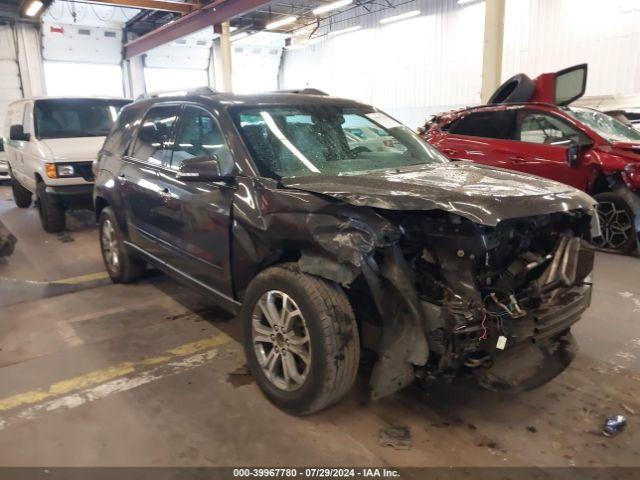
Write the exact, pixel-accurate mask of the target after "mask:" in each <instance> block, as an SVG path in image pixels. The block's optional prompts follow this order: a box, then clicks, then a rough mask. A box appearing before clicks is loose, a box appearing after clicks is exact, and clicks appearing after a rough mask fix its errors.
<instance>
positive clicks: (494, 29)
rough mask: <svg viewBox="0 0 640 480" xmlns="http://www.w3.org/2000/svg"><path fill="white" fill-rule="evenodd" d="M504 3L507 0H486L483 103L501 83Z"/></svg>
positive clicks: (481, 94)
mask: <svg viewBox="0 0 640 480" xmlns="http://www.w3.org/2000/svg"><path fill="white" fill-rule="evenodd" d="M504 4H505V0H486V2H485V14H484V47H483V50H482V90H481V92H480V97H481V99H482V103H486V102H487V101H488V100H489V98H490V97H491V95H492V94H493V92H495V90H496V89H497V88H498V87H499V86H500V83H501V77H502V44H503V41H504Z"/></svg>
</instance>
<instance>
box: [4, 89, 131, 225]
mask: <svg viewBox="0 0 640 480" xmlns="http://www.w3.org/2000/svg"><path fill="white" fill-rule="evenodd" d="M129 102H130V100H125V99H121V98H69V97H65V98H60V97H58V98H56V97H42V98H33V99H25V100H20V101H17V102H14V103H12V104H10V105H9V107H8V110H7V118H6V120H5V127H4V128H5V131H4V132H3V136H4V147H5V151H6V157H7V161H8V163H9V170H10V172H9V173H10V175H11V186H12V189H13V198H14V200H15V202H16V205H17V206H18V207H20V208H27V207H29V206H30V205H31V201H32V197H33V195H34V194H35V195H36V200H37V205H38V210H39V212H40V220H41V222H42V227H43V228H44V229H45V230H46V231H47V232H59V231H61V230H63V229H64V226H65V210H66V209H72V208H91V207H92V192H93V180H94V179H93V172H92V171H91V164H92V162H93V160H94V159H95V158H96V157H97V154H98V151H99V150H100V149H101V148H102V144H103V143H104V140H105V137H106V135H107V134H108V133H109V130H111V126H112V125H113V122H114V120H115V119H116V117H117V115H118V112H119V111H120V109H121V108H122V107H123V106H124V105H126V104H127V103H129Z"/></svg>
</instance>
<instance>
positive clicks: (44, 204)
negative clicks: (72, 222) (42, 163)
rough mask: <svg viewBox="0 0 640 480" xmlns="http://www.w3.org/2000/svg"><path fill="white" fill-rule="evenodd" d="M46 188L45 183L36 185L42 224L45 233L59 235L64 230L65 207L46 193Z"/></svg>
mask: <svg viewBox="0 0 640 480" xmlns="http://www.w3.org/2000/svg"><path fill="white" fill-rule="evenodd" d="M46 188H47V186H46V185H45V184H44V183H43V182H40V183H38V184H37V185H36V198H37V199H38V213H39V214H40V223H41V224H42V228H44V231H45V232H49V233H58V232H61V231H62V230H64V225H65V218H64V207H63V206H62V204H61V203H60V202H59V201H58V200H57V199H56V198H55V197H53V196H51V195H49V194H48V193H47V192H46Z"/></svg>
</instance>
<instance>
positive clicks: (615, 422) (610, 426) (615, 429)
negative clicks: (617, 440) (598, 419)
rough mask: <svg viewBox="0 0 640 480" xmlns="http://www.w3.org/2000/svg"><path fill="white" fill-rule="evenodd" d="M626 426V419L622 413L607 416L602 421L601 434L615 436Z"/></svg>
mask: <svg viewBox="0 0 640 480" xmlns="http://www.w3.org/2000/svg"><path fill="white" fill-rule="evenodd" d="M626 426H627V419H626V418H625V417H624V416H623V415H614V416H612V417H608V418H607V419H606V420H605V422H604V429H603V430H602V434H603V435H604V436H605V437H615V436H616V435H617V434H619V433H620V432H622V431H623V430H624V429H625V427H626Z"/></svg>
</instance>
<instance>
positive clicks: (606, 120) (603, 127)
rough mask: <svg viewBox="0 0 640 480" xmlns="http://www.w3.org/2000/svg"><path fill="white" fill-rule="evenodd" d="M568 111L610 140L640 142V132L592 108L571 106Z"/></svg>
mask: <svg viewBox="0 0 640 480" xmlns="http://www.w3.org/2000/svg"><path fill="white" fill-rule="evenodd" d="M567 111H568V113H569V114H570V115H571V116H572V117H574V118H575V119H576V120H579V121H580V122H582V123H584V124H585V125H586V126H587V127H589V128H590V129H592V130H593V131H594V132H596V133H597V134H598V135H600V136H601V137H603V138H604V139H606V140H609V141H610V142H638V141H640V132H638V131H637V130H634V129H633V128H631V127H628V126H626V125H625V124H624V123H622V122H620V121H619V120H616V119H615V118H613V117H611V116H609V115H607V114H605V113H602V112H598V111H597V110H591V109H590V108H569V109H567Z"/></svg>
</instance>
